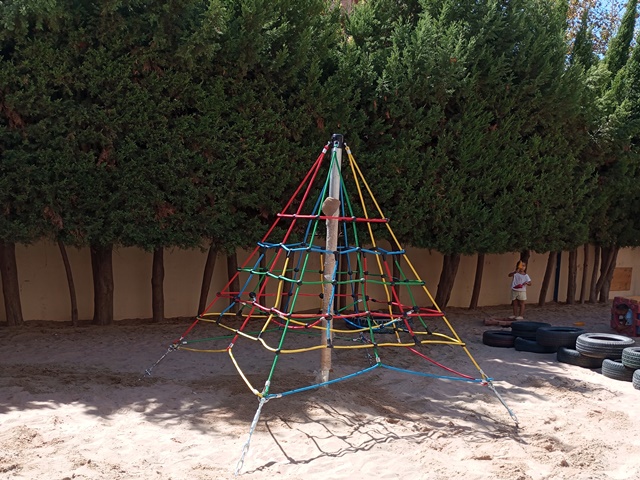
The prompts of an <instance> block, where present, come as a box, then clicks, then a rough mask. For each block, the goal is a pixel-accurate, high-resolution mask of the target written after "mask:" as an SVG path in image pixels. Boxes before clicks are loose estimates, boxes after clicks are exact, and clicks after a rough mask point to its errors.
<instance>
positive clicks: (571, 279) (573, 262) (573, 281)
mask: <svg viewBox="0 0 640 480" xmlns="http://www.w3.org/2000/svg"><path fill="white" fill-rule="evenodd" d="M577 280H578V250H577V249H575V248H574V249H573V250H571V251H570V252H569V275H568V277H567V305H573V304H574V303H576V286H577Z"/></svg>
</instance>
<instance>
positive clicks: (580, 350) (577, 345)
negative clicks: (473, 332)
mask: <svg viewBox="0 0 640 480" xmlns="http://www.w3.org/2000/svg"><path fill="white" fill-rule="evenodd" d="M482 343H484V344H485V345H489V346H492V347H503V348H515V349H516V350H518V351H523V352H533V353H555V354H556V359H557V360H558V361H559V362H562V363H568V364H570V365H576V366H578V367H583V368H590V369H597V368H601V369H602V374H603V375H604V376H605V377H609V378H613V379H616V380H622V381H627V382H632V383H633V386H634V388H636V389H638V390H640V347H636V346H635V343H636V342H635V340H634V339H633V338H630V337H625V336H624V335H617V334H612V333H588V332H586V331H585V330H584V329H583V328H579V327H560V326H553V325H551V324H549V323H544V322H525V321H518V322H513V323H512V324H511V330H486V331H485V332H484V333H483V334H482Z"/></svg>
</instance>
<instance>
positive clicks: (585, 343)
mask: <svg viewBox="0 0 640 480" xmlns="http://www.w3.org/2000/svg"><path fill="white" fill-rule="evenodd" d="M635 344H636V342H635V340H634V339H633V338H630V337H625V336H624V335H616V334H614V333H583V334H582V335H580V336H579V337H578V338H577V339H576V350H577V351H579V352H580V353H581V354H582V355H585V356H587V357H596V358H603V359H604V358H609V359H611V360H616V359H619V358H622V351H623V350H624V349H625V348H627V347H632V346H634V345H635Z"/></svg>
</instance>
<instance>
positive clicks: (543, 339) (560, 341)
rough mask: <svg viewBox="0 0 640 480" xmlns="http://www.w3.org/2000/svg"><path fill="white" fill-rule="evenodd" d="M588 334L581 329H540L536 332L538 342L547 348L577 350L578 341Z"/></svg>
mask: <svg viewBox="0 0 640 480" xmlns="http://www.w3.org/2000/svg"><path fill="white" fill-rule="evenodd" d="M583 333H586V330H585V329H584V328H579V327H540V328H539V329H538V330H537V331H536V342H538V343H539V344H540V345H544V346H546V347H556V348H560V347H567V348H574V349H575V348H576V339H577V338H578V337H579V336H580V335H582V334H583Z"/></svg>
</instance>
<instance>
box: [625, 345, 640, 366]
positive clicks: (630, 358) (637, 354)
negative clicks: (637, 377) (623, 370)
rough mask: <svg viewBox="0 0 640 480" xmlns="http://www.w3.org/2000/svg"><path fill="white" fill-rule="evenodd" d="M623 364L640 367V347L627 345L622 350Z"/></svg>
mask: <svg viewBox="0 0 640 480" xmlns="http://www.w3.org/2000/svg"><path fill="white" fill-rule="evenodd" d="M622 364H623V365H624V366H625V367H629V368H633V369H635V370H637V369H640V347H627V348H625V349H624V350H622Z"/></svg>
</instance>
